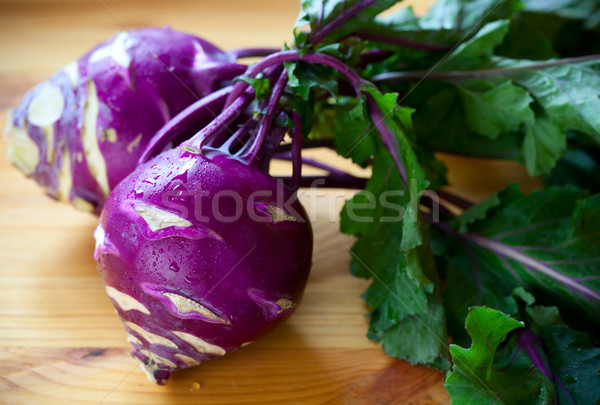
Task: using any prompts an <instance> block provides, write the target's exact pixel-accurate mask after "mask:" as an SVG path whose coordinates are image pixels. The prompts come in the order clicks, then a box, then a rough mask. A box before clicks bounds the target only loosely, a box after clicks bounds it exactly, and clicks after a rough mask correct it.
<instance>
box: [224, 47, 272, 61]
mask: <svg viewBox="0 0 600 405" xmlns="http://www.w3.org/2000/svg"><path fill="white" fill-rule="evenodd" d="M279 51H280V49H277V48H237V49H231V50H229V51H227V54H229V55H231V56H232V57H233V58H235V59H241V58H264V57H265V56H269V55H271V54H273V53H276V52H279Z"/></svg>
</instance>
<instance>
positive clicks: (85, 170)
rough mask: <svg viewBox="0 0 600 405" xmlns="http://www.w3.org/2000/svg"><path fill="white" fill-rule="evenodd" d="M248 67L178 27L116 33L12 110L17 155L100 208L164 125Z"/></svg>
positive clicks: (74, 198)
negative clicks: (180, 30) (177, 28)
mask: <svg viewBox="0 0 600 405" xmlns="http://www.w3.org/2000/svg"><path fill="white" fill-rule="evenodd" d="M244 70H245V67H244V66H243V65H239V64H236V63H235V55H233V54H228V53H225V52H223V51H221V50H220V49H218V48H217V47H216V46H214V45H212V44H211V43H209V42H207V41H205V40H203V39H200V38H198V37H195V36H192V35H189V34H186V33H182V32H178V31H175V30H172V29H170V28H144V29H139V30H134V31H130V32H122V33H119V34H116V35H114V36H113V37H112V38H111V39H110V40H108V41H106V42H103V43H101V44H99V45H98V46H96V47H95V48H94V49H93V50H91V51H90V52H88V53H87V54H85V55H84V56H83V57H81V58H80V59H78V60H77V61H75V62H73V63H71V64H69V65H67V66H66V67H65V68H63V69H62V70H61V71H59V72H58V73H56V74H55V75H54V76H52V77H51V78H50V79H49V80H48V81H46V82H44V83H41V84H39V85H38V86H36V87H35V88H34V89H32V90H31V91H30V92H29V93H27V94H26V95H25V97H24V99H23V101H22V103H21V105H19V106H18V107H17V108H15V109H14V110H13V111H12V115H11V117H9V122H8V127H7V131H6V135H7V139H8V141H9V143H10V147H9V157H10V159H11V160H12V162H13V163H14V164H15V165H16V166H17V167H18V168H19V169H21V171H23V172H24V173H25V174H26V175H28V176H30V177H31V178H33V179H34V180H35V181H36V182H38V183H39V184H40V186H42V187H44V188H45V189H46V191H47V193H48V194H49V195H51V196H52V197H55V198H58V199H61V200H65V201H69V202H71V203H73V205H75V206H76V207H78V208H80V209H84V210H87V211H93V212H95V213H99V212H100V210H101V208H102V205H103V203H104V200H105V198H106V196H107V195H108V193H109V192H110V190H112V189H113V188H114V187H115V186H116V185H117V184H118V183H119V182H120V181H121V180H122V179H123V178H124V177H125V176H127V175H128V174H129V173H130V172H131V171H133V169H134V168H135V167H136V164H137V161H138V158H139V156H140V154H141V153H142V151H143V150H144V148H145V146H146V144H147V143H148V141H149V140H150V138H151V137H152V136H153V135H154V134H155V133H156V131H158V130H159V129H160V128H161V127H162V126H163V125H164V124H165V123H166V122H168V121H169V120H170V119H171V118H172V117H173V116H174V115H176V114H177V113H179V112H180V111H181V110H183V109H184V108H186V107H187V106H188V105H190V104H192V103H194V102H195V101H196V100H198V99H200V98H202V97H204V96H206V95H208V94H211V93H212V92H214V91H215V90H217V89H219V88H221V87H223V86H224V85H226V83H227V82H229V81H231V80H232V79H233V78H234V77H235V76H237V75H238V74H240V73H242V72H243V71H244Z"/></svg>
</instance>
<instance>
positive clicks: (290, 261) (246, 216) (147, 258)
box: [96, 148, 312, 384]
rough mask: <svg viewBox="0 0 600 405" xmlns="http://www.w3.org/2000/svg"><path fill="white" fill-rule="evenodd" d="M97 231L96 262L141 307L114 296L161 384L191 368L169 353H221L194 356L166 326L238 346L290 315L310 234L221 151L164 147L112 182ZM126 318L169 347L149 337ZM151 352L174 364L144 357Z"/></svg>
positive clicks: (290, 206) (292, 207) (304, 222)
mask: <svg viewBox="0 0 600 405" xmlns="http://www.w3.org/2000/svg"><path fill="white" fill-rule="evenodd" d="M257 192H258V193H257ZM219 195H221V196H222V197H217V196H219ZM226 195H237V196H239V200H237V201H238V202H237V203H236V200H235V199H234V197H231V198H228V197H226ZM215 199H217V202H215V204H216V205H213V201H215ZM278 199H279V201H278ZM240 201H241V202H242V204H243V209H241V210H240V209H239V205H238V204H239V202H240ZM249 201H250V203H249ZM136 207H158V208H159V209H161V210H165V211H168V212H170V213H171V214H175V215H177V217H179V218H181V219H182V220H184V221H189V222H188V223H189V224H190V225H189V226H184V225H186V224H185V223H184V222H170V223H171V224H173V223H178V224H180V225H182V226H178V225H174V226H165V227H163V228H161V229H154V230H153V229H151V227H150V225H149V224H148V222H147V221H146V220H145V219H144V218H143V217H142V216H141V215H140V214H139V212H138V211H139V208H138V209H137V210H136ZM273 207H277V208H273ZM273 210H275V212H276V213H277V214H276V215H273V212H274V211H273ZM220 215H221V217H220ZM232 218H233V219H235V220H232ZM163 225H165V224H163ZM98 229H101V230H102V231H101V232H99V233H98V232H97V235H96V236H97V249H96V259H97V261H98V268H99V271H100V274H101V275H102V277H103V279H104V283H105V285H106V286H108V287H112V288H114V289H115V290H117V291H119V292H121V293H123V294H127V295H128V296H129V297H131V298H133V299H135V300H136V301H137V302H139V303H140V304H141V305H143V307H144V308H146V310H147V311H144V310H139V309H127V308H125V309H124V308H123V307H122V306H121V305H120V304H119V302H117V300H114V299H113V304H115V307H116V308H117V310H118V313H119V316H120V317H121V319H122V320H123V322H124V323H126V327H127V328H128V332H129V333H130V334H131V335H134V336H135V337H136V338H138V339H139V341H138V342H135V343H134V344H133V347H134V351H133V353H134V355H136V356H137V357H138V358H139V359H140V360H141V362H142V363H144V364H145V366H144V368H145V369H146V371H147V372H148V373H149V375H150V376H151V379H154V380H156V382H157V383H159V384H164V383H165V382H166V379H167V378H168V376H169V374H170V373H171V372H172V371H174V370H177V369H182V368H186V367H188V366H190V364H187V363H186V362H185V361H182V360H181V359H180V358H179V357H177V356H176V354H179V355H181V354H183V355H185V356H188V357H189V358H192V359H194V360H196V361H205V360H210V359H213V358H215V357H220V354H222V353H220V354H215V353H201V352H199V351H198V350H196V349H195V348H194V347H193V346H191V345H190V344H189V343H186V341H184V340H182V339H181V338H180V337H179V336H178V335H177V334H174V333H173V331H176V332H185V333H188V334H191V335H194V336H196V337H199V338H201V339H202V340H203V341H205V342H207V343H209V344H210V345H215V346H218V347H219V348H222V349H223V351H224V352H225V353H228V352H232V351H235V350H237V349H238V348H240V347H241V346H243V345H244V344H247V343H250V342H254V341H256V340H257V339H259V338H260V337H261V336H262V335H264V334H266V333H268V332H269V331H271V330H273V329H274V328H276V327H277V326H278V325H280V324H281V323H282V322H283V321H284V320H285V319H287V318H288V317H289V316H290V315H291V313H292V312H293V311H294V309H295V307H296V306H297V305H298V303H299V302H300V299H301V297H302V293H303V291H304V287H305V284H306V280H307V277H308V274H309V270H310V266H311V256H312V231H311V227H310V223H309V222H308V218H307V215H306V213H305V211H304V210H303V208H302V206H301V205H300V203H299V202H298V201H297V200H295V199H294V198H293V194H292V193H291V192H290V191H288V190H287V189H284V188H283V187H282V186H281V185H279V183H278V182H277V181H276V180H275V179H273V178H272V177H270V176H269V175H267V174H265V173H263V172H262V171H259V170H258V169H255V168H252V167H250V166H247V165H246V164H244V163H242V162H240V161H237V160H235V159H234V158H232V157H230V156H226V155H219V154H216V155H213V156H211V157H206V156H204V155H202V154H195V153H189V152H187V151H184V150H181V149H180V148H176V149H172V150H169V151H167V152H164V153H163V154H161V155H159V156H158V157H156V158H154V159H152V160H151V161H149V162H147V163H145V164H144V165H142V166H140V167H139V168H138V169H137V170H136V171H135V172H134V173H132V174H131V175H130V176H129V177H128V178H127V179H126V180H125V181H123V182H122V183H121V184H120V185H119V186H118V187H117V188H115V190H114V191H113V192H112V193H111V195H110V196H109V198H108V199H107V201H106V205H105V209H104V211H103V213H102V215H101V217H100V224H99V228H98ZM102 234H103V236H102ZM164 294H176V295H177V296H182V297H185V298H187V299H190V300H193V301H195V302H196V303H198V304H200V305H202V306H204V307H205V308H207V309H208V310H209V311H210V312H211V313H212V315H211V316H209V317H207V316H206V315H205V314H203V313H199V312H189V311H188V312H186V311H183V312H182V311H179V310H178V307H177V305H175V304H174V303H173V302H172V301H171V300H170V299H169V298H168V297H167V296H165V295H164ZM109 295H110V294H109ZM213 315H214V316H213ZM127 322H132V323H133V324H136V325H138V326H139V327H141V328H143V329H144V330H145V331H146V332H150V333H152V334H155V335H159V336H161V337H163V338H165V339H167V340H168V341H170V342H172V343H173V344H169V343H168V342H163V343H164V344H157V343H156V342H155V343H152V342H150V341H149V340H147V339H145V338H144V336H143V334H144V333H145V332H143V333H142V334H139V333H137V332H138V331H136V330H133V329H131V327H130V326H128V324H127ZM129 325H130V324H129ZM134 329H135V328H134ZM175 346H176V347H175ZM146 350H147V351H146ZM149 352H150V353H151V354H152V355H158V356H160V357H161V358H164V359H167V362H171V363H172V364H171V365H169V364H164V363H163V364H161V363H160V362H158V363H157V362H156V361H153V360H151V359H149V357H148V353H149ZM155 360H156V357H155ZM173 366H175V367H173Z"/></svg>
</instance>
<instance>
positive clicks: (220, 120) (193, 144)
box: [181, 90, 252, 150]
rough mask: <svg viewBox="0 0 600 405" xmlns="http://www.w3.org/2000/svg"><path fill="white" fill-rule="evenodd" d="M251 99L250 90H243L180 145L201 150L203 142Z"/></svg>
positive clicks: (232, 117)
mask: <svg viewBox="0 0 600 405" xmlns="http://www.w3.org/2000/svg"><path fill="white" fill-rule="evenodd" d="M251 100H252V90H249V91H245V92H244V93H243V94H242V95H240V97H238V98H237V99H236V100H235V101H234V102H233V103H232V104H231V105H230V106H229V107H227V108H226V109H225V110H223V112H221V114H219V115H218V116H217V117H216V118H215V119H214V120H212V121H211V122H210V123H209V124H208V125H206V126H205V127H204V128H202V129H201V130H200V131H199V132H198V133H197V134H196V135H194V136H193V137H192V138H191V139H188V140H187V141H185V142H183V143H182V144H181V146H183V147H190V148H193V149H197V150H202V145H203V144H204V142H205V141H206V140H207V139H208V138H209V137H211V136H212V135H214V134H216V133H217V131H219V130H220V129H221V128H223V127H224V126H225V125H227V123H229V122H230V121H231V120H233V119H234V118H235V117H237V116H238V115H239V113H240V112H241V111H242V110H243V109H244V108H245V107H246V106H247V105H248V104H249V103H250V101H251Z"/></svg>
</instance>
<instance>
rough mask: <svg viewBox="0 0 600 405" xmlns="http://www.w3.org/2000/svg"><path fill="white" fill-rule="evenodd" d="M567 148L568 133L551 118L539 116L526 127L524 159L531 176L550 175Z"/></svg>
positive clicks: (543, 115)
mask: <svg viewBox="0 0 600 405" xmlns="http://www.w3.org/2000/svg"><path fill="white" fill-rule="evenodd" d="M566 148H567V131H566V130H565V129H564V128H563V127H561V125H560V124H558V123H556V122H555V121H554V120H553V119H552V118H551V117H549V116H547V115H545V114H539V115H538V116H537V117H536V118H535V123H532V124H529V125H527V126H526V131H525V140H524V141H523V158H524V160H525V167H527V171H528V172H529V173H530V174H531V175H537V174H545V173H549V172H550V171H551V170H552V169H553V168H554V166H556V163H557V162H558V160H559V159H560V157H561V156H562V155H563V154H564V152H565V150H566Z"/></svg>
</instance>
